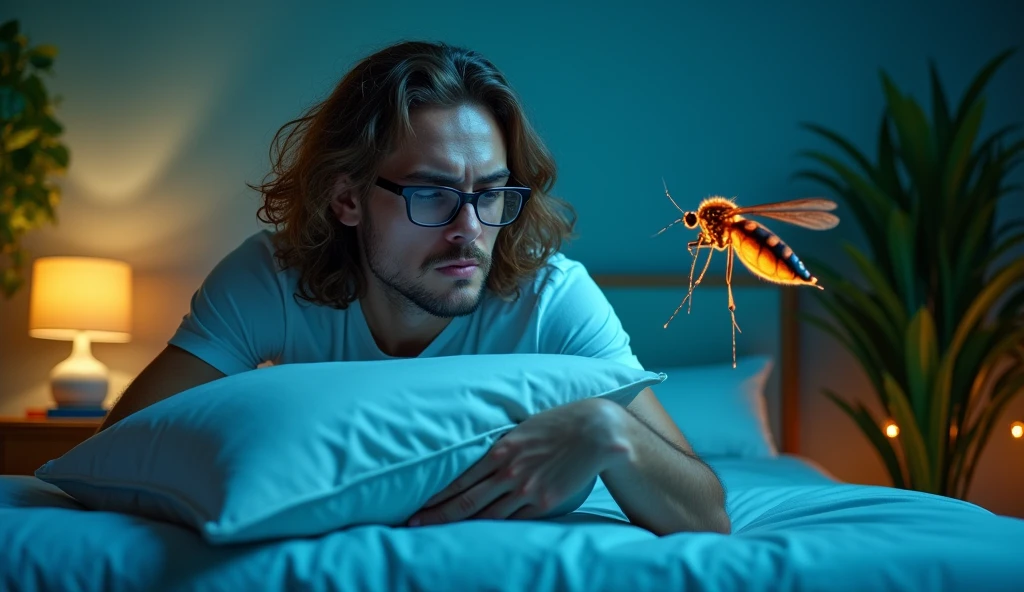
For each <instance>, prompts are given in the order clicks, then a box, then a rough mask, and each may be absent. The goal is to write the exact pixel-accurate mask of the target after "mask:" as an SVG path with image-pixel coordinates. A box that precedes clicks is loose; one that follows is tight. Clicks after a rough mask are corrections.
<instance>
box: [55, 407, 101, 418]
mask: <svg viewBox="0 0 1024 592" xmlns="http://www.w3.org/2000/svg"><path fill="white" fill-rule="evenodd" d="M106 415H107V410H106V409H104V408H102V407H56V408H53V409H47V410H46V417H106Z"/></svg>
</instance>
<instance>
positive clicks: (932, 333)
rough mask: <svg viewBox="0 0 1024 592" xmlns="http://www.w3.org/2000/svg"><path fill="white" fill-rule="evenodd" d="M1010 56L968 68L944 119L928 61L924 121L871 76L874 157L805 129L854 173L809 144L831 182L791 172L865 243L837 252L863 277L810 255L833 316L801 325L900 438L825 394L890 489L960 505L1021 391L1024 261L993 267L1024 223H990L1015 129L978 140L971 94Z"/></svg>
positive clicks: (978, 117) (978, 102)
mask: <svg viewBox="0 0 1024 592" xmlns="http://www.w3.org/2000/svg"><path fill="white" fill-rule="evenodd" d="M1014 51H1015V50H1013V49H1011V50H1008V51H1005V52H1003V53H1001V54H999V55H998V56H996V57H995V58H994V59H992V60H991V61H990V62H989V63H988V64H986V65H985V66H984V68H983V69H982V70H981V71H980V72H978V73H977V75H976V76H975V78H974V80H973V81H972V83H971V85H970V86H969V87H968V90H967V91H966V93H965V95H964V97H963V99H962V101H961V103H960V104H959V105H958V106H957V107H956V110H955V111H950V109H949V106H948V105H947V103H946V98H945V94H944V91H943V89H942V86H941V83H940V81H939V77H938V75H937V73H936V70H935V66H934V64H930V65H929V66H930V73H931V95H932V97H931V98H932V114H931V118H930V119H929V118H928V117H927V116H926V115H925V113H924V111H923V110H922V108H921V107H920V106H919V105H918V104H917V103H916V102H915V101H914V100H913V99H912V98H910V97H909V96H907V95H904V94H902V93H901V92H900V91H899V90H898V89H897V88H896V87H895V85H894V84H893V82H892V81H891V80H890V79H889V77H888V76H887V75H886V74H885V72H882V73H881V78H882V86H883V89H884V92H885V98H886V106H885V109H884V112H883V115H882V120H881V126H880V128H879V132H878V144H877V151H878V152H877V159H876V162H874V163H872V162H869V161H868V160H867V158H865V156H864V155H863V154H861V153H860V152H859V151H858V150H857V149H856V148H855V147H854V146H852V145H851V144H850V142H848V141H847V140H845V139H843V138H841V137H840V136H839V135H837V134H836V133H834V132H832V131H830V130H828V129H826V128H824V127H822V126H819V125H816V124H809V123H805V124H803V125H804V127H805V128H807V129H809V130H811V131H812V132H814V133H816V134H818V135H820V136H822V137H824V138H826V139H827V140H828V141H829V142H830V143H831V145H835V146H837V147H838V148H839V149H840V150H841V151H842V152H843V153H845V154H846V156H848V157H849V158H850V159H852V161H853V164H855V165H856V166H850V165H849V164H847V163H844V162H842V161H841V160H839V159H837V158H834V157H832V156H830V155H828V154H825V153H823V152H821V151H814V150H812V151H806V152H804V153H803V154H804V155H806V156H807V157H809V158H811V159H813V160H814V161H817V162H818V163H820V164H822V165H824V166H825V167H826V169H827V170H828V171H829V172H830V173H831V174H824V173H822V172H819V171H815V170H810V169H803V170H801V171H798V172H797V173H796V176H797V177H803V178H807V179H811V180H813V181H815V182H818V183H822V184H824V185H825V186H826V187H828V188H829V189H830V190H831V191H833V192H834V193H835V194H836V195H837V196H839V197H841V199H842V201H843V202H844V203H845V205H846V206H847V208H848V211H849V212H850V213H851V214H852V216H853V218H854V219H855V221H856V223H857V225H858V226H859V227H860V229H861V230H862V232H863V236H864V238H865V239H866V242H867V252H864V251H862V250H861V249H858V248H856V247H854V246H853V245H851V244H846V245H844V248H845V251H846V253H847V254H848V255H849V257H850V259H851V260H852V263H853V265H854V267H855V268H856V269H857V271H858V272H859V274H860V275H861V276H862V278H861V279H862V280H863V282H860V283H855V282H854V281H853V280H852V279H850V278H848V277H844V275H842V274H840V272H839V271H837V270H836V269H835V268H833V267H830V266H829V265H828V264H827V263H825V262H823V261H814V260H812V261H809V263H813V264H814V265H816V266H817V268H818V269H819V270H821V276H822V278H823V279H824V280H826V282H825V285H827V286H829V288H827V289H826V290H824V291H815V292H816V293H817V296H818V297H819V298H820V302H821V303H822V305H823V307H824V309H825V310H826V311H827V312H828V313H829V316H830V317H831V320H829V319H825V318H821V317H816V316H810V315H808V316H807V317H806V318H807V319H808V320H809V321H810V322H812V323H813V324H815V325H816V326H818V327H820V328H821V329H823V330H824V331H826V332H828V333H829V334H831V335H832V336H833V337H835V338H836V339H837V340H838V341H839V342H840V343H841V344H842V345H843V346H844V347H845V348H846V349H847V350H848V351H849V352H851V353H852V354H853V355H854V356H855V357H856V358H857V360H858V362H859V364H860V366H861V368H862V369H863V370H864V372H865V373H866V374H867V376H868V378H869V379H870V381H871V384H872V385H873V387H874V388H873V391H874V392H873V394H874V395H875V396H877V398H878V401H879V403H881V406H882V408H883V409H884V410H885V411H886V412H887V413H888V414H889V417H890V418H891V419H892V421H893V422H895V424H896V426H897V427H898V430H899V431H898V436H897V437H896V438H890V437H887V436H886V434H885V433H883V427H882V426H883V423H884V422H883V421H882V419H884V418H877V417H875V416H874V415H873V414H872V413H871V412H870V411H869V410H868V409H867V407H865V406H864V405H863V404H861V403H857V404H851V403H849V402H846V401H844V400H843V399H841V398H840V397H839V396H838V394H836V393H835V392H833V391H831V390H827V389H826V390H825V392H824V394H825V395H826V396H828V397H829V398H830V399H831V400H832V401H833V402H835V403H836V404H837V405H838V406H839V407H840V408H841V409H843V411H845V412H846V413H847V414H848V415H849V416H850V417H851V418H852V419H853V421H854V422H856V424H857V426H859V428H860V429H861V430H862V431H863V433H864V435H865V436H866V437H867V439H868V440H869V441H870V442H871V444H872V445H873V446H874V447H875V449H877V451H878V454H879V455H880V456H881V459H882V461H883V462H884V464H885V467H886V469H887V470H888V473H889V476H890V477H891V479H892V482H893V485H894V486H895V487H900V488H906V489H915V490H919V491H925V492H929V493H936V494H939V495H945V496H949V497H956V498H959V499H965V498H966V497H967V492H968V489H969V487H970V484H971V479H972V476H973V473H974V469H975V467H976V466H977V463H978V459H979V457H980V456H981V453H982V451H983V450H984V449H985V447H986V445H987V443H988V441H989V437H990V435H991V433H992V431H993V429H994V427H995V425H996V422H997V421H998V420H999V418H1000V416H1001V414H1002V412H1003V411H1004V410H1005V409H1006V407H1007V405H1008V404H1009V403H1010V401H1011V400H1012V399H1013V398H1014V397H1015V396H1016V395H1018V394H1020V393H1021V392H1024V258H1016V260H1013V261H1010V262H1009V263H1007V264H1001V263H1000V262H999V260H1000V258H1002V257H1003V255H1005V254H1007V253H1008V252H1010V251H1011V250H1012V249H1014V248H1015V247H1016V246H1017V245H1020V244H1021V243H1024V231H1022V230H1021V228H1022V227H1024V221H1016V222H1010V223H1005V224H1002V225H1001V226H999V227H998V228H997V227H996V224H995V214H996V206H997V203H998V202H999V200H1000V199H1001V198H1002V197H1004V196H1006V195H1007V194H1009V193H1011V192H1013V191H1015V190H1017V189H1019V187H1018V186H1012V185H1006V184H1005V181H1006V178H1007V176H1008V174H1009V173H1010V171H1011V170H1012V169H1013V168H1014V166H1016V165H1017V164H1019V163H1020V161H1021V155H1022V152H1024V140H1017V141H1016V142H1009V144H1008V145H1007V143H1008V142H1007V138H1008V137H1009V136H1010V134H1011V133H1012V132H1014V131H1015V130H1016V129H1017V128H1018V127H1019V125H1018V124H1012V125H1007V126H1005V127H1002V128H1000V129H998V130H997V131H995V132H994V133H993V134H992V135H991V136H989V137H987V138H985V139H983V140H979V138H978V135H979V128H980V126H981V122H982V115H983V113H984V110H985V99H984V97H983V96H982V90H983V89H984V87H985V85H986V84H987V83H988V80H989V79H990V78H991V76H992V75H993V73H994V72H995V71H996V70H997V68H998V67H999V65H1000V64H1001V63H1002V62H1004V61H1005V60H1006V59H1007V58H1008V57H1009V56H1010V55H1011V54H1012V53H1013V52H1014ZM858 169H859V170H858Z"/></svg>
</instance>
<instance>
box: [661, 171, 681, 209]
mask: <svg viewBox="0 0 1024 592" xmlns="http://www.w3.org/2000/svg"><path fill="white" fill-rule="evenodd" d="M661 184H662V185H664V186H665V197H667V198H668V200H669V201H670V202H672V205H674V206H675V207H676V209H677V210H679V213H680V214H685V213H686V212H684V211H683V208H681V207H679V204H677V203H676V200H674V199H672V195H670V194H669V192H668V183H666V182H665V177H662V178H661Z"/></svg>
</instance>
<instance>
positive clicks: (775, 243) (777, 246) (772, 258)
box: [729, 219, 818, 285]
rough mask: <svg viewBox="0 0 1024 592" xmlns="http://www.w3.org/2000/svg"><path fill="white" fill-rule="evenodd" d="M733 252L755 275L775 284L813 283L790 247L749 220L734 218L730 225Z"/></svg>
mask: <svg viewBox="0 0 1024 592" xmlns="http://www.w3.org/2000/svg"><path fill="white" fill-rule="evenodd" d="M729 234H730V237H731V240H732V245H733V248H734V249H735V251H736V256H737V257H738V258H739V260H740V261H742V262H743V264H744V265H745V266H746V267H747V269H749V270H750V272H751V273H753V274H754V275H756V276H759V277H761V278H763V279H765V280H768V281H770V282H775V283H779V284H812V285H813V284H817V283H818V278H816V277H814V276H812V275H811V273H810V272H809V271H807V268H806V267H804V264H803V262H802V261H800V258H799V257H797V256H796V253H794V252H793V249H791V248H789V246H788V245H787V244H786V243H784V242H782V239H780V238H779V237H778V236H776V235H775V234H774V233H772V232H771V231H769V230H768V229H766V228H765V227H763V226H761V225H760V224H758V223H757V222H754V221H753V220H743V219H740V220H737V221H736V222H735V223H734V224H733V225H732V227H731V229H730V232H729Z"/></svg>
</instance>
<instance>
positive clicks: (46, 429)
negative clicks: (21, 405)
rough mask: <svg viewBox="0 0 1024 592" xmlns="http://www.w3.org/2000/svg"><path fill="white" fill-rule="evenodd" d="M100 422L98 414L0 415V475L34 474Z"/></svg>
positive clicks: (96, 427) (82, 438) (101, 420)
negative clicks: (59, 415) (56, 415)
mask: <svg viewBox="0 0 1024 592" xmlns="http://www.w3.org/2000/svg"><path fill="white" fill-rule="evenodd" d="M102 423H103V418H101V417H97V418H92V417H90V418H74V419H65V418H60V419H49V418H45V417H43V418H34V417H33V418H25V417H0V475H32V474H34V473H35V471H36V469H38V468H39V467H41V466H42V465H44V464H46V462H47V461H50V460H53V459H55V458H57V457H59V456H61V455H63V454H64V453H65V452H67V451H69V450H71V449H72V448H74V447H75V446H77V445H78V444H79V443H81V442H83V441H85V440H86V439H88V438H89V437H90V436H92V435H93V434H95V433H96V430H97V429H99V427H100V425H101V424H102Z"/></svg>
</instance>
